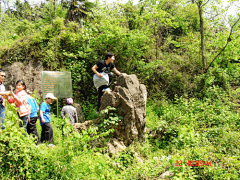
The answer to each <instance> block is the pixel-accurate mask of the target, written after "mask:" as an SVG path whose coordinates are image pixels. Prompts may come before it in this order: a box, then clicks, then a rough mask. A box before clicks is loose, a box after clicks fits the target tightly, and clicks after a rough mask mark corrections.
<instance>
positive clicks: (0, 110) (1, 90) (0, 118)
mask: <svg viewBox="0 0 240 180" xmlns="http://www.w3.org/2000/svg"><path fill="white" fill-rule="evenodd" d="M5 77H6V73H5V71H4V70H2V69H0V127H1V129H2V130H4V129H5V127H4V125H3V123H4V119H5V107H4V99H3V97H2V96H6V95H7V94H8V92H5V86H4V85H3V81H4V79H5Z"/></svg>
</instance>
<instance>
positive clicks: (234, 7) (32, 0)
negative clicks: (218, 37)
mask: <svg viewBox="0 0 240 180" xmlns="http://www.w3.org/2000/svg"><path fill="white" fill-rule="evenodd" d="M0 1H2V2H4V1H5V2H7V1H9V2H10V4H14V2H15V1H16V0H0ZM21 1H24V0H21ZM28 1H29V3H30V4H32V5H35V4H40V3H41V2H46V0H28ZM57 1H60V0H57ZM89 1H91V2H95V1H99V2H106V3H113V2H120V3H126V2H128V0H89ZM132 1H133V4H137V3H138V2H139V0H132ZM222 1H223V2H224V5H225V6H227V4H229V2H228V0H222ZM239 1H240V0H237V1H236V2H235V3H234V4H233V5H231V8H230V9H229V10H228V14H233V15H235V14H236V12H237V9H239V8H240V6H239ZM237 6H238V7H237ZM2 9H5V8H4V5H3V4H2Z"/></svg>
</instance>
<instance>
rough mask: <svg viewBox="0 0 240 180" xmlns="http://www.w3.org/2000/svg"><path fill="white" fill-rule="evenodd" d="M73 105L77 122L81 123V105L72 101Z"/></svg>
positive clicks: (82, 120)
mask: <svg viewBox="0 0 240 180" xmlns="http://www.w3.org/2000/svg"><path fill="white" fill-rule="evenodd" d="M73 106H74V107H75V108H76V110H77V116H78V122H79V123H83V122H84V116H83V111H82V107H81V105H80V104H78V103H73Z"/></svg>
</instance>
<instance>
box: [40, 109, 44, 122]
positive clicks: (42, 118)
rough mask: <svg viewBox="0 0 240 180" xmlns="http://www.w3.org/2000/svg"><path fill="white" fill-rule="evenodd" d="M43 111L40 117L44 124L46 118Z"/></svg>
mask: <svg viewBox="0 0 240 180" xmlns="http://www.w3.org/2000/svg"><path fill="white" fill-rule="evenodd" d="M43 113H44V112H43V111H40V117H41V122H42V123H45V119H44V117H43Z"/></svg>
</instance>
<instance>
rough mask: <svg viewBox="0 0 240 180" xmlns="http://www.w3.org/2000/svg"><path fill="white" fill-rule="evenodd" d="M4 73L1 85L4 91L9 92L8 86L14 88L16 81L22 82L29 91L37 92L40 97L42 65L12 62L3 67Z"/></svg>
mask: <svg viewBox="0 0 240 180" xmlns="http://www.w3.org/2000/svg"><path fill="white" fill-rule="evenodd" d="M3 69H4V70H5V72H6V78H5V81H4V82H3V84H4V85H5V87H6V90H10V88H9V86H10V85H11V86H12V87H14V88H15V85H16V82H17V81H18V80H24V82H25V83H26V85H27V89H29V90H30V91H32V92H33V91H34V90H36V91H37V94H39V95H40V97H41V96H42V71H43V66H42V63H39V62H37V63H28V64H23V63H21V62H14V63H13V64H8V65H5V66H4V67H3Z"/></svg>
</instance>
